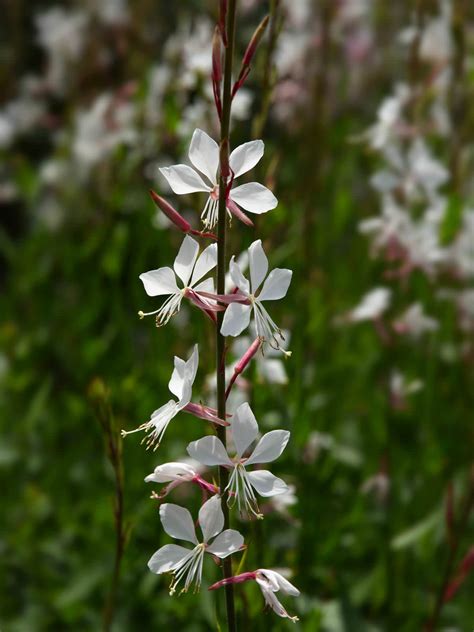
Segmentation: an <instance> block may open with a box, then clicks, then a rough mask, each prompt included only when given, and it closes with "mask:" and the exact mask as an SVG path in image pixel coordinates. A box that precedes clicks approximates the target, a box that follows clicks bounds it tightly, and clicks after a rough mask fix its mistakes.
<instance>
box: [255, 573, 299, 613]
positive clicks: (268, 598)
mask: <svg viewBox="0 0 474 632" xmlns="http://www.w3.org/2000/svg"><path fill="white" fill-rule="evenodd" d="M257 583H258V584H259V586H260V588H261V590H262V595H263V597H264V599H265V603H266V604H267V606H270V608H271V609H272V610H273V611H274V612H276V614H277V615H278V616H280V617H283V618H286V617H288V618H289V619H291V620H293V621H297V620H298V619H297V618H295V617H291V616H290V615H289V614H288V612H287V611H286V610H285V608H284V607H283V606H282V604H281V603H280V602H279V601H278V598H277V596H276V595H275V593H274V592H273V590H272V589H271V588H270V585H269V583H268V582H267V580H266V579H262V578H260V577H258V576H257Z"/></svg>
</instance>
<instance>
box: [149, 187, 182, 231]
mask: <svg viewBox="0 0 474 632" xmlns="http://www.w3.org/2000/svg"><path fill="white" fill-rule="evenodd" d="M150 195H151V199H152V200H153V202H154V203H155V204H156V206H158V207H159V208H160V209H161V210H162V211H163V213H164V214H165V215H166V217H167V218H168V219H169V220H171V221H172V222H173V224H174V225H175V226H177V227H178V228H179V229H180V230H182V231H183V233H189V232H190V231H191V224H190V223H189V222H187V221H186V220H185V219H184V217H182V215H180V214H179V213H178V211H176V210H175V209H174V208H173V207H172V206H171V204H170V203H169V202H167V201H166V200H165V199H164V198H162V197H161V196H160V195H158V194H157V193H155V192H154V191H153V189H150Z"/></svg>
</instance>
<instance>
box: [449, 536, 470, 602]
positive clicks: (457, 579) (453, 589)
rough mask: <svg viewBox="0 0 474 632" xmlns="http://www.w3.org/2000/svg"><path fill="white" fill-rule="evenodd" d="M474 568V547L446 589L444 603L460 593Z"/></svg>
mask: <svg viewBox="0 0 474 632" xmlns="http://www.w3.org/2000/svg"><path fill="white" fill-rule="evenodd" d="M473 568H474V546H473V547H471V548H470V549H469V551H468V552H467V554H466V556H465V557H464V559H463V561H462V562H461V564H460V565H459V568H458V570H457V573H456V574H455V576H454V578H453V579H452V580H451V582H450V584H449V585H448V587H447V588H446V590H445V592H444V596H443V601H444V602H445V603H446V602H447V601H450V600H451V599H452V598H453V597H454V595H455V594H456V593H457V592H458V590H459V588H460V587H461V585H462V584H463V583H464V581H465V580H466V579H467V577H468V576H469V573H470V572H471V570H472V569H473Z"/></svg>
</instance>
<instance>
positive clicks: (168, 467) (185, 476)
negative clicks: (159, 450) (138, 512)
mask: <svg viewBox="0 0 474 632" xmlns="http://www.w3.org/2000/svg"><path fill="white" fill-rule="evenodd" d="M187 461H188V462H186V461H184V460H183V461H174V462H170V463H163V464H162V465H158V466H157V467H155V469H154V471H153V472H152V474H149V475H148V476H146V477H145V483H169V485H166V486H165V487H163V488H162V490H161V492H160V493H159V494H156V493H155V492H153V493H152V495H151V498H158V499H162V498H164V497H165V496H167V495H168V494H169V493H170V491H171V490H173V489H174V488H175V487H178V486H179V485H181V484H182V483H187V482H189V483H197V484H198V485H199V486H200V487H201V489H202V490H204V491H205V492H210V493H211V495H212V494H218V493H219V488H218V487H217V486H216V485H214V484H212V483H209V482H208V481H206V480H205V479H204V478H202V477H201V475H200V470H201V469H206V468H203V467H202V465H201V464H200V463H198V462H197V461H194V460H193V459H187Z"/></svg>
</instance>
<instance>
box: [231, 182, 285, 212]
mask: <svg viewBox="0 0 474 632" xmlns="http://www.w3.org/2000/svg"><path fill="white" fill-rule="evenodd" d="M229 195H230V197H231V198H232V199H233V200H234V202H235V203H236V204H239V205H240V206H241V207H242V208H244V209H245V210H246V211H249V213H256V214H257V215H260V213H266V212H267V211H271V210H272V209H274V208H275V207H276V206H277V204H278V200H277V199H276V197H275V196H274V195H273V193H272V192H271V191H270V189H267V187H264V186H263V184H259V183H258V182H248V183H247V184H241V185H240V186H239V187H235V189H231V191H230V194H229Z"/></svg>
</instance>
